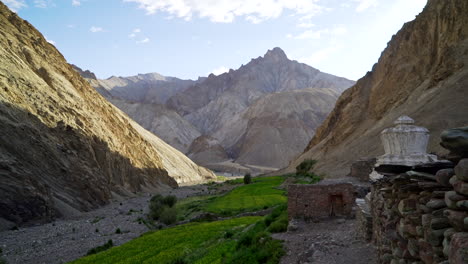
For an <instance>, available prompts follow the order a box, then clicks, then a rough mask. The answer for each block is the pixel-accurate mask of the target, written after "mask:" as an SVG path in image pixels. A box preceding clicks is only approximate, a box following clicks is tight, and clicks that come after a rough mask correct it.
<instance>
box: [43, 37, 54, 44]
mask: <svg viewBox="0 0 468 264" xmlns="http://www.w3.org/2000/svg"><path fill="white" fill-rule="evenodd" d="M45 39H46V41H47V42H49V43H50V44H52V45H55V41H53V40H50V39H48V38H45Z"/></svg>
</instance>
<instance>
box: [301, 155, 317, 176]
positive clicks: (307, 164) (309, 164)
mask: <svg viewBox="0 0 468 264" xmlns="http://www.w3.org/2000/svg"><path fill="white" fill-rule="evenodd" d="M316 163H317V161H316V160H311V159H306V160H304V161H302V162H301V164H299V165H297V167H296V174H297V175H305V174H307V173H309V171H311V170H312V168H313V167H314V165H315V164H316Z"/></svg>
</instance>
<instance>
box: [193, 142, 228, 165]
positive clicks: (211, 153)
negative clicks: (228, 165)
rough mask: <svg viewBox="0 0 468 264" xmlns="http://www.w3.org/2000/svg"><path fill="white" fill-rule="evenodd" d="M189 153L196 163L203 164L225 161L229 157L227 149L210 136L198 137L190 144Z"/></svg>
mask: <svg viewBox="0 0 468 264" xmlns="http://www.w3.org/2000/svg"><path fill="white" fill-rule="evenodd" d="M187 155H188V156H189V157H190V158H191V159H192V160H193V161H195V162H196V163H198V164H203V165H204V164H210V163H218V162H223V161H226V160H228V159H229V156H228V154H227V153H226V150H225V149H224V148H223V146H221V144H220V143H219V141H218V140H217V139H215V138H212V137H210V136H200V137H198V138H196V139H195V140H194V141H193V142H192V144H191V145H190V148H189V149H188V154H187Z"/></svg>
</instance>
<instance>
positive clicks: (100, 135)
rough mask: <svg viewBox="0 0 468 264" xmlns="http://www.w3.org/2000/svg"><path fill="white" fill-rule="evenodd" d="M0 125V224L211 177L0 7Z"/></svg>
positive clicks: (49, 216) (69, 211) (39, 219)
mask: <svg viewBox="0 0 468 264" xmlns="http://www.w3.org/2000/svg"><path fill="white" fill-rule="evenodd" d="M0 124H1V125H0V130H1V133H0V183H1V184H0V219H1V218H3V220H2V221H0V222H9V223H11V222H13V223H16V224H24V223H26V222H42V221H48V220H51V219H53V218H56V217H60V216H64V215H73V214H76V213H79V212H80V211H86V210H91V209H93V208H96V207H98V206H100V205H104V204H106V203H108V202H109V201H110V200H111V199H112V198H118V197H122V196H131V195H134V194H135V193H137V192H142V191H148V192H155V191H158V190H160V189H161V188H167V186H171V187H176V186H177V185H178V182H179V183H180V182H187V181H199V180H203V179H206V178H207V177H214V174H213V173H212V172H210V171H208V170H206V169H203V168H200V167H198V166H197V165H195V164H194V163H192V162H191V161H190V160H188V158H186V157H185V156H184V155H182V154H181V153H180V152H177V151H176V150H174V149H173V148H171V147H169V146H168V145H165V144H164V143H163V142H161V141H160V140H159V139H158V138H157V137H155V136H154V135H148V133H149V132H147V131H146V130H144V129H143V128H141V127H139V126H138V125H136V124H135V123H134V122H133V121H131V120H130V119H129V118H128V117H127V116H126V115H124V114H123V113H122V112H120V111H119V110H118V109H116V108H115V107H114V106H112V104H110V103H109V102H107V101H106V100H105V99H104V98H102V97H101V96H100V95H99V94H98V93H97V92H96V91H95V89H93V88H92V87H91V86H90V85H89V83H88V82H87V81H85V80H84V79H83V78H82V77H81V76H80V75H79V74H78V73H77V72H75V70H74V69H73V68H72V66H71V65H69V64H68V63H67V62H66V61H65V59H64V57H63V56H62V55H61V54H60V52H59V51H58V50H57V49H55V48H54V46H53V45H51V44H50V43H48V42H47V41H46V39H45V38H44V37H43V36H42V35H41V34H40V33H39V32H38V31H37V30H36V29H35V28H34V27H33V26H32V25H30V24H29V23H28V22H27V21H24V20H22V19H21V18H19V17H18V16H17V15H16V14H15V13H13V12H11V11H10V10H8V8H7V7H6V6H5V5H4V4H2V3H0ZM169 163H173V164H169ZM184 166H185V169H182V167H184ZM177 170H179V171H177ZM182 170H184V171H182ZM174 178H175V179H174Z"/></svg>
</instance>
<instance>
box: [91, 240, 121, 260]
mask: <svg viewBox="0 0 468 264" xmlns="http://www.w3.org/2000/svg"><path fill="white" fill-rule="evenodd" d="M113 246H114V243H113V242H112V239H110V240H109V241H107V243H105V244H104V245H102V246H97V247H95V248H92V249H90V250H88V253H86V256H89V255H93V254H96V253H99V252H102V251H105V250H108V249H109V248H111V247H113Z"/></svg>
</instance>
